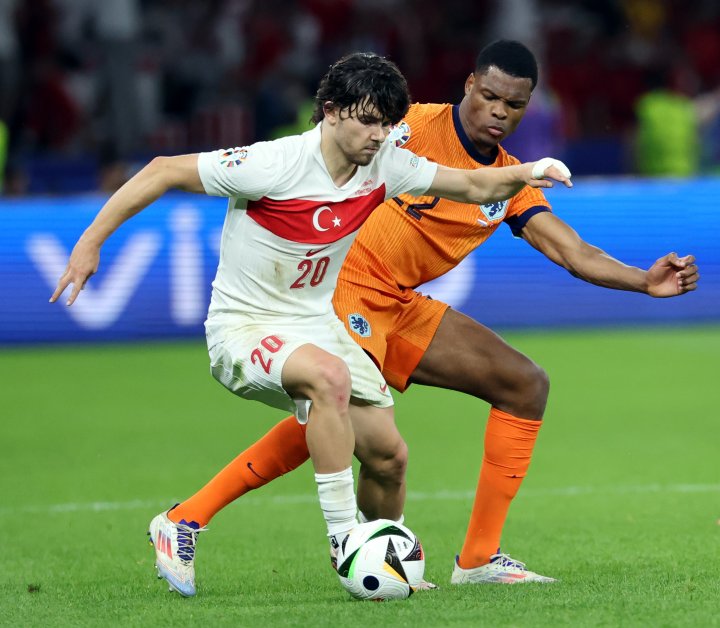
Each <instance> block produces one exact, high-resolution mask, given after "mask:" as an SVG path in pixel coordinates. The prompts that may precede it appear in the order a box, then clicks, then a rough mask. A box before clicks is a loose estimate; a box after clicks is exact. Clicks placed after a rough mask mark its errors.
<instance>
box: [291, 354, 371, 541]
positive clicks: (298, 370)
mask: <svg viewBox="0 0 720 628" xmlns="http://www.w3.org/2000/svg"><path fill="white" fill-rule="evenodd" d="M282 383H283V388H285V390H286V391H287V392H288V394H289V395H291V397H293V398H306V399H309V400H310V401H311V402H312V406H311V409H310V418H309V420H308V425H307V430H306V432H305V437H306V441H307V445H308V450H309V452H310V458H311V460H312V463H313V466H314V467H315V481H316V482H317V485H318V496H319V498H320V507H321V508H322V511H323V515H324V517H325V522H326V523H327V528H328V536H329V537H330V538H331V539H334V540H335V541H336V542H338V543H339V542H340V541H341V539H342V538H343V537H344V536H345V535H346V534H347V533H348V532H349V531H350V530H351V529H352V528H353V527H355V525H356V513H357V506H356V502H355V493H354V482H353V476H352V467H351V464H352V456H353V450H354V448H355V438H354V434H353V429H352V425H351V423H350V411H349V403H350V392H351V388H352V387H351V380H350V371H349V370H348V368H347V365H346V364H345V362H343V361H342V360H341V359H340V358H338V357H337V356H334V355H332V354H330V353H328V352H327V351H323V350H322V349H320V348H319V347H316V346H314V345H311V344H307V345H303V346H301V347H300V348H298V349H297V350H295V351H294V352H293V353H292V354H291V355H290V357H289V358H288V359H287V361H286V362H285V365H284V367H283V372H282Z"/></svg>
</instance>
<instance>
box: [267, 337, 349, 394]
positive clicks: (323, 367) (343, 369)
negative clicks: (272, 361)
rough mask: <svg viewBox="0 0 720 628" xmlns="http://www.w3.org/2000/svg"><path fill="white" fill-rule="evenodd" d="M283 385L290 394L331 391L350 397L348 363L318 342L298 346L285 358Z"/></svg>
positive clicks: (329, 392) (331, 392)
mask: <svg viewBox="0 0 720 628" xmlns="http://www.w3.org/2000/svg"><path fill="white" fill-rule="evenodd" d="M281 381H282V387H283V388H284V389H285V390H286V391H287V392H288V394H290V396H298V395H304V396H306V397H308V398H309V399H315V398H316V397H317V396H319V395H322V396H326V395H328V394H337V395H340V396H343V395H346V399H347V401H346V403H347V402H349V399H350V391H351V378H350V371H349V369H348V365H347V364H346V363H345V362H344V361H343V360H342V359H341V358H339V357H338V356H336V355H333V354H332V353H330V352H328V351H326V350H325V349H323V348H321V347H318V346H317V345H315V344H310V343H308V344H304V345H302V346H299V347H297V348H296V349H295V350H294V351H293V352H292V353H291V354H290V355H289V356H288V358H287V359H286V360H285V364H284V365H283V369H282V377H281Z"/></svg>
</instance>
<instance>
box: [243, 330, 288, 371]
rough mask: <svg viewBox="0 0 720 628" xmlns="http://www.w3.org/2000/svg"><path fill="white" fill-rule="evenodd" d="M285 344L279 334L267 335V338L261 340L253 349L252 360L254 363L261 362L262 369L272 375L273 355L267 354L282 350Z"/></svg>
mask: <svg viewBox="0 0 720 628" xmlns="http://www.w3.org/2000/svg"><path fill="white" fill-rule="evenodd" d="M283 344H285V343H283V341H282V340H280V338H278V337H277V336H265V338H263V339H262V340H261V341H260V346H259V347H257V348H256V349H253V351H252V353H251V354H250V361H251V362H252V363H253V364H258V363H260V366H261V367H262V370H263V371H265V372H266V373H267V374H268V375H270V365H271V364H272V357H270V356H268V355H267V354H268V353H270V354H272V353H277V352H278V351H280V349H281V348H282V346H283ZM263 350H264V351H263Z"/></svg>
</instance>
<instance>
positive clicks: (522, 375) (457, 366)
mask: <svg viewBox="0 0 720 628" xmlns="http://www.w3.org/2000/svg"><path fill="white" fill-rule="evenodd" d="M541 374H542V371H541V369H539V367H537V365H535V363H534V362H532V360H530V359H529V358H528V357H527V356H525V355H523V354H522V353H520V352H519V351H517V350H516V349H514V348H513V347H511V346H510V345H509V344H508V343H507V342H505V341H504V340H503V339H502V338H501V337H500V336H498V335H497V334H496V333H495V332H493V331H492V330H490V329H488V328H487V327H485V326H484V325H482V324H480V323H478V322H477V321H475V320H473V319H472V318H470V317H468V316H465V315H464V314H460V313H459V312H456V311H455V310H452V309H448V310H447V311H446V312H445V314H444V316H443V318H442V320H441V322H440V325H439V326H438V328H437V330H436V332H435V335H434V337H433V339H432V342H431V343H430V345H429V346H428V348H427V350H426V351H425V354H424V355H423V357H422V359H421V360H420V362H419V363H418V365H417V367H416V368H415V370H414V372H413V374H412V377H411V379H410V381H411V382H412V383H417V384H423V385H426V386H436V387H438V388H446V389H450V390H457V391H460V392H464V393H467V394H469V395H473V396H476V397H480V398H482V399H484V400H486V401H488V402H490V403H493V404H498V403H500V404H504V403H506V402H507V400H508V399H510V398H512V397H513V396H514V395H516V394H517V393H523V392H525V391H526V390H527V388H528V382H529V381H532V380H533V379H536V378H538V377H541Z"/></svg>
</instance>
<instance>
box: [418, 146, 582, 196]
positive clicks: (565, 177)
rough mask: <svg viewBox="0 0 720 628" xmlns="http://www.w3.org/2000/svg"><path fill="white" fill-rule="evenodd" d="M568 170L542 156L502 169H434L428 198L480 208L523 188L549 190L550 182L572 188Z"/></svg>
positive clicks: (555, 161)
mask: <svg viewBox="0 0 720 628" xmlns="http://www.w3.org/2000/svg"><path fill="white" fill-rule="evenodd" d="M571 176H572V175H571V174H570V170H569V169H568V167H567V166H566V165H565V164H564V163H563V162H562V161H560V160H558V159H552V158H550V157H544V158H543V159H541V160H539V161H534V162H528V163H524V164H518V165H516V166H504V167H502V168H478V169H477V170H460V169H457V168H446V167H444V166H438V171H437V173H436V174H435V178H434V179H433V183H432V185H431V186H430V189H429V190H428V191H427V194H428V195H431V196H440V197H442V198H448V199H450V200H452V201H459V202H461V203H473V204H478V205H484V204H486V203H495V202H497V201H504V200H505V199H508V198H510V197H511V196H514V195H515V194H517V193H518V192H519V191H520V190H522V188H523V187H525V186H526V185H530V186H531V187H543V188H549V187H552V185H553V183H552V181H551V179H554V180H555V181H559V182H560V183H563V184H564V185H565V186H566V187H572V183H571V182H570V177H571Z"/></svg>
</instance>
